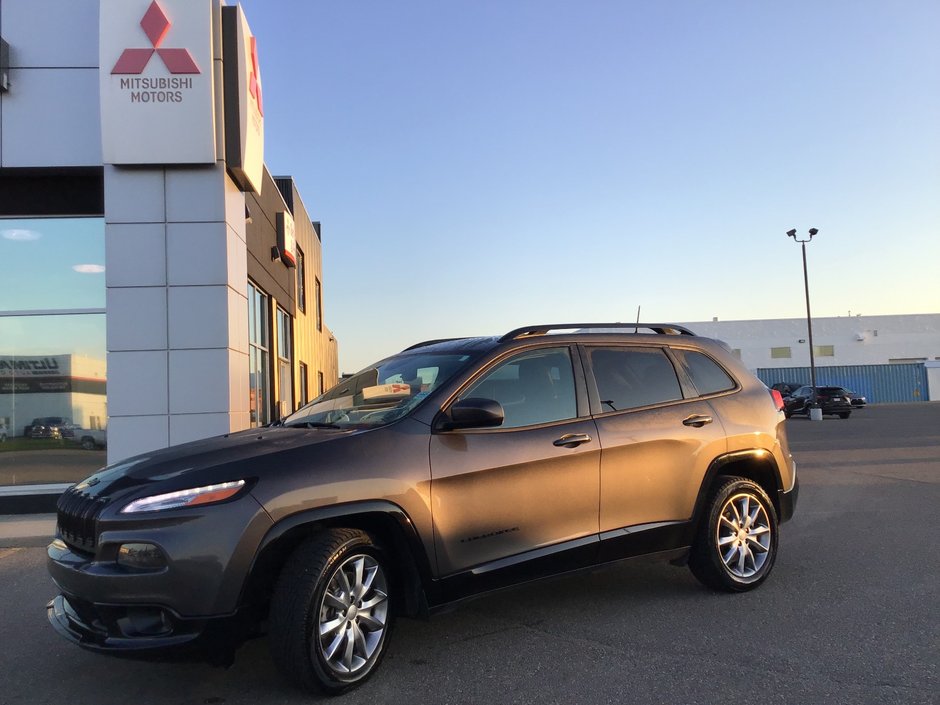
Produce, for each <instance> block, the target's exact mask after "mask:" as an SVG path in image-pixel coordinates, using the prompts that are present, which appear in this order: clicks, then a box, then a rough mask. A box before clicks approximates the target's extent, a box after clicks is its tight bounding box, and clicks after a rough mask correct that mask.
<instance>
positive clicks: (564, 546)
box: [47, 324, 800, 693]
mask: <svg viewBox="0 0 940 705" xmlns="http://www.w3.org/2000/svg"><path fill="white" fill-rule="evenodd" d="M641 326H642V327H643V328H644V329H648V330H650V331H652V332H653V333H654V334H639V333H637V334H635V333H634V331H635V330H636V329H637V328H640V327H641ZM594 328H596V329H602V330H601V331H598V332H593V331H591V330H585V329H594ZM611 328H615V329H617V328H619V329H620V331H622V332H610V330H609V329H611ZM571 330H578V331H579V332H577V333H570V332H565V331H571ZM640 470H641V471H640ZM797 492H798V483H797V478H796V465H795V463H794V462H793V458H792V457H791V455H790V451H789V447H788V444H787V435H786V424H785V423H784V414H783V399H782V397H781V395H780V393H779V392H776V391H773V392H770V391H768V389H767V388H766V387H765V386H764V385H763V384H762V383H761V382H760V380H758V379H757V378H756V377H755V376H754V375H753V374H751V373H750V372H749V371H748V370H747V368H746V367H745V366H744V365H743V364H742V363H741V361H740V360H738V359H737V358H736V357H734V356H733V355H732V354H731V353H730V352H729V351H728V350H727V349H726V348H725V347H724V346H723V345H721V344H720V343H719V342H717V341H714V340H709V339H707V338H700V337H697V336H695V335H693V334H692V333H691V332H690V331H688V330H686V329H683V328H681V327H679V326H675V325H671V324H669V325H667V324H645V325H644V324H636V325H634V324H631V325H629V326H622V325H620V324H594V325H584V324H574V325H572V324H562V325H543V326H528V327H526V328H520V329H517V330H514V331H511V332H509V333H506V334H505V335H503V336H500V337H485V338H463V339H455V340H433V341H427V342H424V343H418V344H417V345H413V346H411V347H410V348H408V349H406V350H403V351H402V352H401V353H399V354H397V355H393V356H392V357H389V358H386V359H385V360H382V361H380V362H378V363H376V364H375V365H372V366H371V367H368V368H366V369H364V370H362V371H361V372H359V373H358V374H357V375H355V376H353V377H351V378H349V379H344V380H343V381H342V382H340V383H339V384H337V385H336V386H335V387H333V389H331V390H330V391H328V392H327V393H325V394H323V395H321V396H320V397H318V398H317V399H315V400H313V401H312V402H310V403H309V404H306V405H305V406H303V407H302V408H301V409H299V410H298V411H297V412H296V413H294V414H291V415H289V416H287V417H286V418H284V419H282V420H281V421H279V422H277V423H276V424H274V425H273V426H271V427H268V428H260V429H259V428H256V429H252V430H250V431H245V432H241V433H231V434H226V435H225V436H219V437H216V438H207V439H205V440H200V441H196V442H193V443H188V444H185V445H181V446H175V447H172V448H167V449H164V450H159V451H154V452H151V453H146V454H144V455H139V456H137V457H135V458H129V459H125V460H122V461H121V462H119V463H117V464H115V465H112V466H111V467H108V468H104V469H103V470H101V471H99V472H97V473H95V474H94V475H93V476H91V477H89V478H87V479H86V480H84V481H83V482H81V483H79V484H77V485H75V486H74V487H72V488H70V489H69V490H67V491H66V492H64V493H63V494H62V496H61V498H60V499H59V502H58V524H57V529H56V538H55V540H54V541H53V542H52V544H50V546H49V548H48V553H47V555H48V567H49V571H50V572H51V574H52V577H53V579H54V580H55V583H56V585H57V586H58V588H59V590H60V592H61V594H60V595H59V596H58V597H56V598H55V599H54V600H53V601H52V602H50V603H49V605H48V615H49V620H50V622H51V623H52V625H53V626H54V627H55V629H56V630H57V631H58V632H59V634H60V635H62V636H63V637H65V638H66V639H68V640H70V641H72V642H74V643H75V644H78V645H79V646H83V647H85V648H87V649H90V650H93V651H98V652H103V653H113V654H123V655H130V654H135V653H136V654H137V655H146V654H152V655H154V656H156V655H157V654H159V653H161V652H165V651H168V650H173V649H181V648H186V647H191V648H196V647H197V644H201V646H202V648H203V649H206V650H207V652H208V653H207V655H208V656H209V657H210V658H212V659H214V660H216V661H217V662H221V663H231V661H232V659H233V658H234V649H235V648H236V647H237V646H238V644H239V643H240V642H241V641H243V640H244V639H245V638H246V637H248V636H251V635H254V634H257V633H259V631H260V630H261V629H262V628H265V627H266V628H267V630H268V631H269V632H270V636H271V644H270V645H271V651H272V654H273V657H274V662H275V663H276V664H277V666H278V667H279V668H280V669H281V671H282V672H283V673H284V674H285V676H287V677H288V678H290V679H291V680H293V681H295V682H296V683H297V684H298V685H300V686H301V687H303V688H306V689H308V690H314V691H326V692H330V693H337V692H341V691H343V690H347V689H349V688H351V687H354V686H356V685H358V684H359V683H361V682H363V681H364V680H365V679H366V678H367V677H368V676H369V675H370V674H371V673H372V672H373V671H374V670H375V668H376V667H377V666H378V664H379V662H380V661H381V658H382V654H383V653H384V651H385V648H386V645H387V644H388V634H389V631H390V630H391V629H392V624H393V617H394V615H396V614H400V615H408V616H419V615H427V614H428V613H430V612H432V611H436V610H439V609H442V608H444V607H446V606H447V605H449V604H452V603H454V602H457V601H459V600H461V599H463V598H466V597H469V596H471V595H475V594H478V593H481V592H485V591H487V590H492V589H497V588H501V587H505V586H507V585H511V584H514V583H518V582H523V581H527V580H531V579H534V578H537V577H543V576H547V575H552V574H558V573H563V572H568V571H571V570H574V569H577V568H590V567H593V566H596V565H599V564H603V563H609V562H611V561H614V560H617V559H623V558H630V557H634V556H639V555H649V554H656V555H658V556H659V557H660V558H663V559H666V558H668V559H672V560H673V561H674V562H675V563H676V564H677V565H679V564H687V565H688V566H689V568H690V569H691V570H692V573H693V574H694V575H695V576H696V577H697V578H698V579H699V580H700V581H701V582H702V583H703V584H705V585H707V586H708V587H710V588H713V589H716V590H722V591H727V592H743V591H746V590H752V589H754V588H756V587H758V586H759V585H760V584H761V583H763V582H764V580H765V579H766V578H767V576H768V575H769V574H770V572H771V569H772V568H773V565H774V560H775V559H776V556H777V547H778V535H779V531H780V529H779V524H780V523H781V522H784V521H787V520H788V519H789V518H790V517H791V516H792V514H793V509H794V506H795V503H796V500H797ZM795 560H800V559H799V558H796V559H795ZM590 590H591V587H590V584H589V583H585V585H584V586H583V590H582V595H581V598H580V599H582V600H583V601H584V604H586V605H589V606H590V605H591V602H592V596H591V594H590ZM624 600H625V601H626V602H625V604H626V603H628V602H629V596H628V595H627V596H625V597H624ZM746 604H750V603H739V607H740V606H741V605H746ZM522 609H523V610H524V606H523V607H522ZM728 609H729V611H730V612H732V613H733V610H734V609H735V608H734V607H732V606H730V603H729V607H728ZM732 649H733V645H732ZM435 677H436V676H435Z"/></svg>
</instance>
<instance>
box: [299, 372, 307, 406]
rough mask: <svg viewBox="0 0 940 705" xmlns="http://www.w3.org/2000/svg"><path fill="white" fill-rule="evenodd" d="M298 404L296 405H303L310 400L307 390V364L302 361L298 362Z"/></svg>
mask: <svg viewBox="0 0 940 705" xmlns="http://www.w3.org/2000/svg"><path fill="white" fill-rule="evenodd" d="M299 382H300V404H298V406H303V405H304V404H306V403H307V402H308V401H310V396H309V392H308V391H307V365H306V364H305V363H303V362H301V363H300V380H299Z"/></svg>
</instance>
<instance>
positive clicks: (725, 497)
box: [689, 477, 777, 592]
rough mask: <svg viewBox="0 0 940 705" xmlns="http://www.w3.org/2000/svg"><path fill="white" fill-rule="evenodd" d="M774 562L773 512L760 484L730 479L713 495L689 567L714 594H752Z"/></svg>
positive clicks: (774, 523)
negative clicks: (721, 591)
mask: <svg viewBox="0 0 940 705" xmlns="http://www.w3.org/2000/svg"><path fill="white" fill-rule="evenodd" d="M776 557H777V512H776V511H775V510H774V505H773V503H772V502H771V501H770V498H769V497H768V496H767V493H766V492H764V490H763V489H762V488H761V487H760V485H758V484H756V483H754V482H751V481H750V480H746V479H744V478H742V477H729V478H727V479H726V480H724V482H722V483H721V484H720V485H719V486H718V487H717V488H716V489H715V490H714V491H713V492H712V494H711V497H710V499H709V503H708V505H707V507H706V508H705V516H704V517H703V518H702V522H701V525H700V526H699V529H698V534H697V535H696V537H695V541H694V543H693V546H692V552H691V553H690V555H689V568H690V569H691V570H692V573H693V574H694V575H695V577H696V578H698V579H699V580H700V581H701V582H702V583H703V584H704V585H706V586H708V587H710V588H713V589H715V590H725V591H728V592H744V591H745V590H753V589H754V588H756V587H757V586H758V585H760V584H761V583H762V582H764V580H766V579H767V576H768V575H769V574H770V571H771V569H772V568H773V565H774V560H775V559H776Z"/></svg>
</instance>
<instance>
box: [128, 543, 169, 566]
mask: <svg viewBox="0 0 940 705" xmlns="http://www.w3.org/2000/svg"><path fill="white" fill-rule="evenodd" d="M117 562H118V565H121V566H124V567H125V568H133V569H134V570H160V569H161V568H166V557H165V556H164V555H163V551H161V550H160V549H159V548H157V547H156V546H154V545H153V544H152V543H125V544H121V547H120V548H119V549H118V555H117Z"/></svg>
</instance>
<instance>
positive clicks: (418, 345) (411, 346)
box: [402, 338, 465, 352]
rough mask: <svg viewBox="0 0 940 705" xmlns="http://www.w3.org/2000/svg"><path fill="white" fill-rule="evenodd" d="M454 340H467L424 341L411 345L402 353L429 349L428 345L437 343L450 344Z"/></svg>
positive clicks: (439, 339) (442, 339) (438, 339)
mask: <svg viewBox="0 0 940 705" xmlns="http://www.w3.org/2000/svg"><path fill="white" fill-rule="evenodd" d="M452 340H465V338H437V339H435V340H424V341H422V342H420V343H415V344H414V345H409V346H408V347H407V348H405V349H404V350H402V352H408V351H409V350H415V349H417V348H423V347H427V346H428V345H434V344H436V343H449V342H451V341H452Z"/></svg>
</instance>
